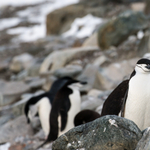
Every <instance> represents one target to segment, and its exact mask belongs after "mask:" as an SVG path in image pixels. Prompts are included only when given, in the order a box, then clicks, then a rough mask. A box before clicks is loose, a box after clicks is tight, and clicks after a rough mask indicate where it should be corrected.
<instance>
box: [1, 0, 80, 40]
mask: <svg viewBox="0 0 150 150" xmlns="http://www.w3.org/2000/svg"><path fill="white" fill-rule="evenodd" d="M6 1H7V3H6V4H9V5H15V6H16V5H28V4H37V3H40V2H46V3H44V4H40V5H37V6H33V7H28V8H27V9H25V10H22V11H19V12H18V13H17V15H18V17H19V18H20V20H21V19H23V18H26V19H27V20H28V21H29V22H31V23H35V22H36V23H39V24H40V25H35V26H32V27H18V28H13V29H9V30H7V33H8V34H20V35H19V36H18V37H17V38H15V39H14V42H16V41H20V42H30V41H35V40H37V39H39V38H44V37H45V35H46V27H45V22H46V15H47V14H48V13H50V12H52V11H54V10H56V9H58V8H61V7H64V6H67V5H70V4H75V3H78V2H79V0H63V2H62V0H55V1H47V0H32V1H31V0H27V1H21V0H15V1H16V2H15V1H12V0H6ZM0 6H1V5H0ZM7 24H8V25H9V24H10V23H9V21H8V23H7ZM10 27H11V26H10Z"/></svg>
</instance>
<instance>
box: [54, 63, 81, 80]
mask: <svg viewBox="0 0 150 150" xmlns="http://www.w3.org/2000/svg"><path fill="white" fill-rule="evenodd" d="M82 69H83V68H82V66H79V65H67V66H66V67H64V68H60V69H57V70H56V71H55V72H54V75H55V76H56V77H58V78H60V77H64V76H69V77H72V78H74V77H76V76H77V75H79V74H80V73H81V71H82Z"/></svg>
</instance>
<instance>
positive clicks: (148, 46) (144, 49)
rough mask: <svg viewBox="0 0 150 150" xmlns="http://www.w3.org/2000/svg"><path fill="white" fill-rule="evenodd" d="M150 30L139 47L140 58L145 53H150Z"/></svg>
mask: <svg viewBox="0 0 150 150" xmlns="http://www.w3.org/2000/svg"><path fill="white" fill-rule="evenodd" d="M149 40H150V29H149V30H147V31H146V33H145V35H144V37H143V38H142V39H141V41H140V44H139V47H138V51H137V52H138V56H140V57H142V56H143V55H144V54H145V53H149V52H150V42H149Z"/></svg>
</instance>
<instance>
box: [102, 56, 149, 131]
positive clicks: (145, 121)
mask: <svg viewBox="0 0 150 150" xmlns="http://www.w3.org/2000/svg"><path fill="white" fill-rule="evenodd" d="M126 87H127V88H126ZM117 88H118V87H117ZM123 89H124V91H123V93H124V94H123V95H124V100H123V102H122V100H121V99H122V98H123V97H121V96H120V98H119V99H118V100H117V102H116V105H118V104H122V108H121V109H120V110H121V116H122V117H125V118H127V119H130V120H132V121H133V122H135V123H136V124H137V126H138V127H139V128H140V129H141V130H143V129H145V128H147V127H149V126H150V118H149V114H150V60H149V59H144V58H143V59H140V60H139V61H138V62H137V64H136V66H135V69H134V71H133V72H132V74H131V76H130V79H129V82H128V86H127V85H126V84H125V87H124V88H123ZM115 90H116V89H115ZM115 90H114V91H115ZM115 94H116V95H117V94H119V93H115ZM109 99H111V97H109ZM113 102H115V101H114V99H113V97H112V101H111V103H113ZM105 103H107V100H106V102H105ZM111 103H107V105H105V108H103V109H105V115H107V113H106V110H107V108H109V104H111ZM112 111H113V110H112ZM118 111H119V110H118Z"/></svg>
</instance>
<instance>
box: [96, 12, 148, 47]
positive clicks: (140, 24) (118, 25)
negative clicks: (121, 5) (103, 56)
mask: <svg viewBox="0 0 150 150" xmlns="http://www.w3.org/2000/svg"><path fill="white" fill-rule="evenodd" d="M146 28H148V19H147V18H146V16H145V15H144V14H143V13H142V12H132V11H126V12H124V13H122V14H120V15H119V16H118V17H115V18H112V19H111V20H110V21H108V22H107V23H106V24H104V25H103V26H102V27H100V29H99V32H98V44H99V46H100V48H102V49H108V48H109V47H110V46H118V45H119V44H121V43H122V42H123V41H125V40H126V39H127V38H128V37H129V36H130V35H133V34H136V33H137V32H138V31H139V30H143V29H146Z"/></svg>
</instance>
